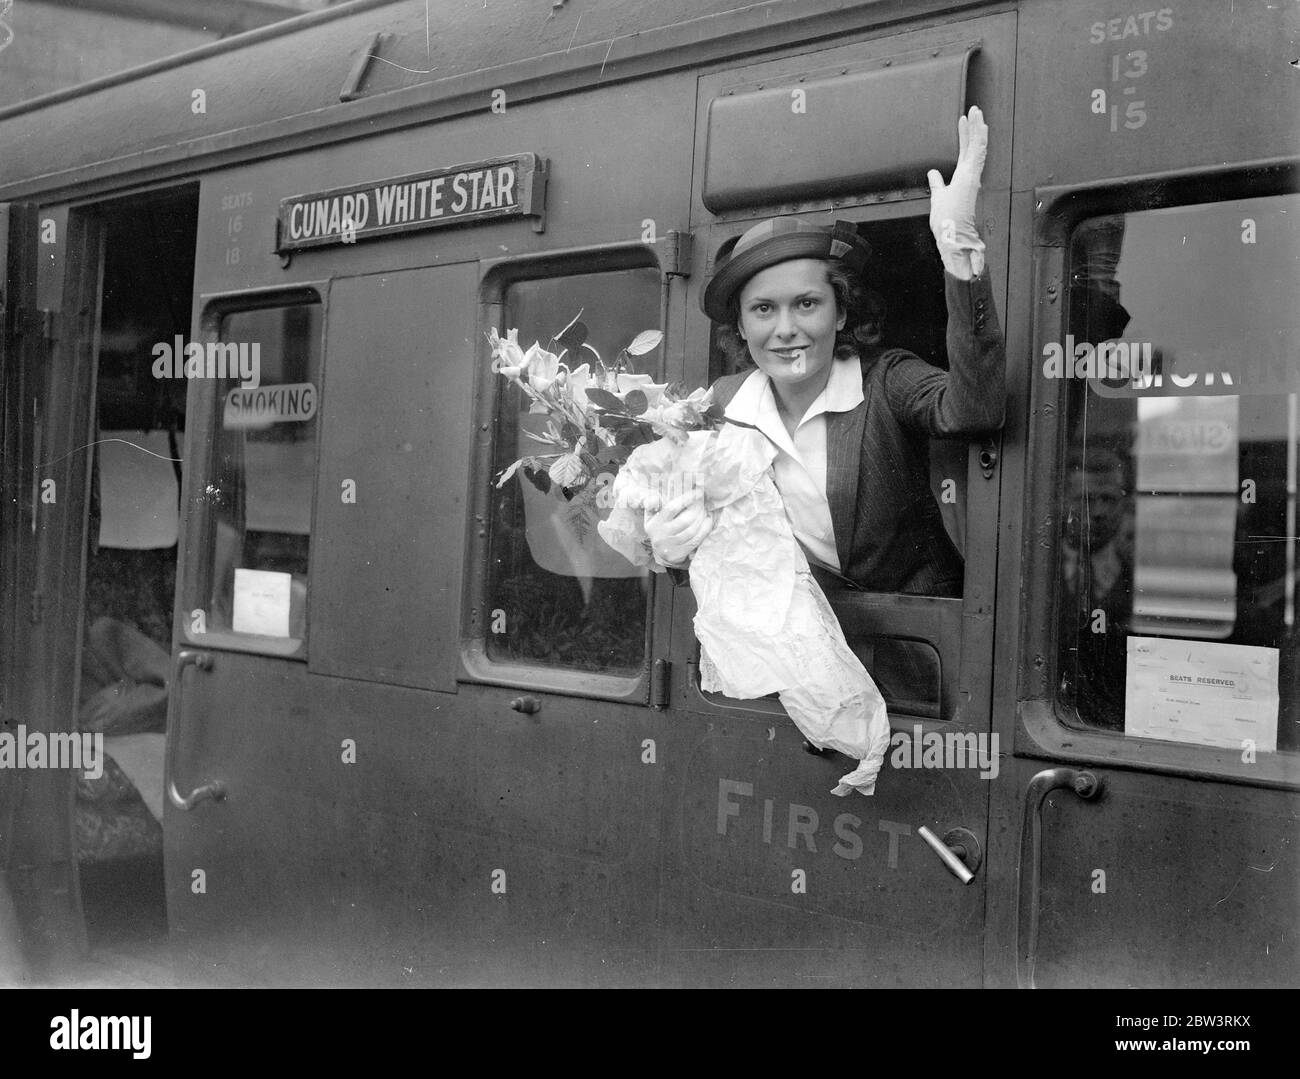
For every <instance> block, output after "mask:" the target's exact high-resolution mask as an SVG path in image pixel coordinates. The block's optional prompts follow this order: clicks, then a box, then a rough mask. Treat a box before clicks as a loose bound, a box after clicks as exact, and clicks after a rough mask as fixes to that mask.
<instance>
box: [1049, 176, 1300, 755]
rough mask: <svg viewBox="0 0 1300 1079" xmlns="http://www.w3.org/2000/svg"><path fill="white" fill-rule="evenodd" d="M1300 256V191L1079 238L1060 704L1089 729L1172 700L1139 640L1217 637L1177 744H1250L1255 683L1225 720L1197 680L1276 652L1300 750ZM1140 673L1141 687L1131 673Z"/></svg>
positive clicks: (1080, 233)
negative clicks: (1207, 704)
mask: <svg viewBox="0 0 1300 1079" xmlns="http://www.w3.org/2000/svg"><path fill="white" fill-rule="evenodd" d="M1298 253H1300V197H1297V196H1294V195H1286V196H1274V197H1267V198H1253V199H1240V200H1235V201H1231V202H1221V203H1215V204H1211V205H1200V206H1186V207H1177V208H1174V209H1168V210H1148V211H1143V212H1139V213H1131V214H1116V215H1111V216H1107V217H1101V218H1094V219H1092V220H1089V221H1085V222H1083V223H1082V224H1081V225H1080V226H1079V227H1078V228H1077V229H1076V230H1075V233H1074V236H1073V238H1072V244H1071V252H1070V265H1071V279H1070V281H1071V283H1070V294H1069V320H1068V332H1069V335H1070V336H1069V337H1068V338H1067V339H1066V342H1065V347H1064V349H1063V354H1064V357H1065V362H1066V364H1067V367H1066V369H1065V374H1066V377H1070V379H1071V381H1070V385H1069V387H1068V390H1069V393H1068V398H1067V400H1068V434H1067V437H1068V442H1067V449H1066V459H1065V465H1066V467H1065V474H1064V477H1063V487H1062V497H1063V499H1064V507H1063V509H1064V512H1063V514H1062V520H1063V522H1064V534H1063V536H1062V543H1061V559H1060V588H1061V592H1060V599H1059V611H1060V634H1059V648H1060V652H1059V671H1060V676H1061V681H1060V690H1061V695H1062V700H1063V701H1064V702H1065V703H1066V704H1067V705H1068V706H1070V707H1071V708H1073V709H1074V710H1075V711H1076V712H1077V714H1078V716H1079V718H1080V720H1082V721H1083V722H1084V723H1086V724H1089V725H1092V726H1098V727H1106V728H1111V729H1114V730H1129V731H1130V732H1137V731H1140V730H1141V729H1142V727H1143V725H1144V724H1145V723H1146V722H1147V720H1145V719H1143V717H1142V715H1141V714H1139V713H1143V712H1145V713H1147V714H1158V715H1160V716H1163V715H1165V714H1166V712H1169V711H1170V710H1171V706H1170V705H1169V704H1168V703H1167V702H1168V701H1172V700H1173V698H1172V697H1166V698H1161V699H1160V700H1157V698H1156V696H1151V695H1149V694H1148V693H1147V690H1146V689H1145V687H1146V686H1147V684H1148V683H1146V682H1142V683H1139V682H1137V681H1130V679H1131V678H1133V677H1134V675H1135V671H1134V670H1131V669H1130V641H1129V638H1130V637H1138V638H1157V639H1165V640H1166V641H1179V640H1181V641H1188V642H1191V641H1199V642H1206V645H1211V644H1212V645H1214V646H1215V647H1213V648H1209V647H1201V646H1188V647H1187V648H1185V649H1184V650H1183V653H1180V654H1185V655H1186V656H1187V657H1195V658H1194V659H1191V658H1189V660H1188V662H1189V664H1190V673H1189V674H1187V675H1176V674H1175V673H1174V672H1172V670H1171V671H1169V672H1167V673H1168V677H1169V678H1170V679H1171V680H1172V679H1174V678H1176V677H1187V678H1189V679H1190V680H1191V682H1192V686H1193V688H1189V689H1188V690H1187V691H1186V701H1185V702H1182V703H1186V704H1187V705H1188V708H1187V710H1186V715H1185V717H1184V719H1181V720H1175V721H1174V722H1173V723H1172V724H1171V725H1170V729H1169V730H1168V731H1167V732H1166V733H1164V734H1161V735H1160V737H1169V738H1172V739H1173V740H1179V741H1188V742H1200V743H1202V744H1220V745H1237V744H1239V743H1238V741H1237V740H1236V739H1234V737H1233V728H1232V724H1233V723H1234V722H1242V721H1241V720H1240V718H1238V719H1235V720H1234V718H1233V714H1232V713H1233V712H1234V709H1238V710H1240V711H1241V712H1242V714H1245V712H1247V711H1249V710H1250V709H1251V708H1252V707H1254V706H1253V704H1251V703H1250V701H1251V700H1253V699H1254V698H1256V697H1257V696H1258V691H1257V689H1255V690H1249V691H1245V690H1242V689H1241V688H1240V686H1241V684H1242V683H1238V688H1237V689H1234V690H1232V694H1234V695H1235V697H1236V699H1237V700H1239V701H1246V702H1247V703H1246V704H1242V705H1240V706H1239V705H1236V704H1231V703H1229V699H1228V698H1227V697H1225V700H1224V703H1223V705H1222V706H1221V707H1219V708H1218V709H1217V713H1216V709H1215V708H1208V709H1204V708H1202V707H1201V703H1203V702H1204V701H1205V700H1207V699H1208V698H1207V697H1205V694H1206V693H1208V692H1211V690H1208V689H1205V688H1203V686H1198V684H1197V680H1198V679H1201V678H1205V679H1207V680H1208V679H1211V678H1215V677H1219V676H1220V675H1221V674H1222V673H1223V672H1222V670H1221V669H1220V668H1224V669H1229V668H1231V669H1235V668H1237V667H1242V666H1243V665H1244V664H1246V663H1247V661H1248V660H1250V657H1252V656H1256V657H1257V656H1259V655H1261V654H1260V653H1254V652H1250V651H1248V649H1250V648H1266V649H1276V650H1277V654H1276V662H1277V672H1278V673H1277V676H1276V680H1277V685H1276V686H1270V687H1269V691H1270V692H1272V691H1273V690H1276V692H1277V694H1278V697H1279V698H1280V705H1279V711H1278V718H1277V723H1278V725H1277V731H1276V736H1277V746H1278V748H1279V749H1287V748H1290V749H1294V748H1295V747H1296V746H1297V744H1300V737H1298V736H1297V734H1298V731H1300V700H1298V698H1300V692H1297V690H1298V689H1300V686H1297V627H1296V531H1297V529H1296V480H1297V448H1298V445H1300V442H1298V438H1300V430H1298V426H1297V393H1298V392H1300V363H1297V361H1296V351H1297V345H1300V321H1298V320H1297V315H1296V306H1295V296H1296V293H1297V289H1298V286H1300V264H1298V261H1297V260H1298V259H1300V254H1298ZM1100 346H1104V347H1100ZM1071 360H1073V364H1074V366H1073V367H1070V366H1068V365H1069V364H1070V362H1071ZM1088 365H1091V368H1090V369H1089V366H1088ZM1158 648H1159V650H1160V651H1159V654H1162V655H1164V654H1167V655H1171V656H1172V655H1174V652H1173V651H1171V650H1169V649H1167V648H1166V647H1165V646H1164V645H1160V646H1158ZM1143 677H1146V676H1145V675H1144V676H1143ZM1269 678H1270V681H1271V678H1272V676H1271V675H1270V676H1269ZM1227 680H1228V681H1229V682H1230V681H1231V677H1229V678H1228V679H1227ZM1139 684H1141V685H1142V686H1143V687H1144V688H1143V689H1142V690H1140V691H1134V699H1132V700H1130V699H1128V696H1127V695H1126V685H1139ZM1157 696H1158V695H1157ZM1178 703H1179V702H1178V701H1174V704H1178ZM1173 710H1174V711H1177V709H1173ZM1266 711H1267V709H1266ZM1198 712H1205V713H1207V714H1209V713H1216V714H1217V717H1218V718H1214V716H1213V715H1211V717H1210V718H1209V719H1208V720H1205V721H1201V720H1195V719H1194V718H1193V717H1194V714H1195V713H1198ZM1160 722H1161V723H1164V722H1165V720H1163V719H1161V720H1160ZM1179 722H1185V723H1187V724H1189V725H1191V726H1198V730H1199V733H1196V732H1194V731H1193V730H1191V726H1189V727H1187V728H1185V729H1183V730H1180V729H1179V728H1178V723H1179ZM1204 723H1208V725H1209V728H1210V731H1209V734H1208V735H1206V733H1205V730H1204V729H1201V728H1202V727H1203V725H1204ZM1245 729H1246V728H1244V727H1243V728H1239V730H1245ZM1216 738H1217V739H1218V741H1217V742H1216V741H1215V739H1216Z"/></svg>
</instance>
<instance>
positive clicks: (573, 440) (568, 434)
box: [560, 420, 582, 446]
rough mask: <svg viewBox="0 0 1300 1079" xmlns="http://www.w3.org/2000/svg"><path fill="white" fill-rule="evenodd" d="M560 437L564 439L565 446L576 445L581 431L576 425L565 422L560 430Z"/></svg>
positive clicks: (580, 436)
mask: <svg viewBox="0 0 1300 1079" xmlns="http://www.w3.org/2000/svg"><path fill="white" fill-rule="evenodd" d="M560 437H561V438H562V439H564V442H565V445H568V446H573V445H576V444H577V442H578V440H579V439H580V438H582V429H581V428H580V427H578V425H577V424H576V423H572V422H570V421H569V420H565V421H564V425H563V426H562V427H561V428H560Z"/></svg>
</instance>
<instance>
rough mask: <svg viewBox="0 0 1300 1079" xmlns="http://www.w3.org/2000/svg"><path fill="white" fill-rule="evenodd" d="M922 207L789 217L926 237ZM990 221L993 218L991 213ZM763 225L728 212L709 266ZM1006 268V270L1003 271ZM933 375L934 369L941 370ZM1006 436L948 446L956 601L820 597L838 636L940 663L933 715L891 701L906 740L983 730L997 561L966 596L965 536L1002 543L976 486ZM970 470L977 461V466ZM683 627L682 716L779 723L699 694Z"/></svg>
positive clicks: (995, 501) (714, 236)
mask: <svg viewBox="0 0 1300 1079" xmlns="http://www.w3.org/2000/svg"><path fill="white" fill-rule="evenodd" d="M997 196H998V193H996V192H995V193H994V195H993V196H990V197H995V198H996V197H997ZM929 206H930V200H929V196H928V194H927V195H925V196H923V197H922V196H913V195H909V196H907V197H902V198H898V197H894V198H888V199H876V200H872V201H869V202H865V203H862V204H859V205H841V206H835V207H834V208H833V209H832V210H831V211H830V212H829V213H828V210H827V208H826V207H824V206H814V207H812V208H809V209H806V210H805V209H803V208H799V209H798V211H797V212H794V213H791V214H790V216H797V217H800V218H804V219H807V220H811V221H816V222H819V223H824V222H825V220H826V219H827V217H828V216H831V217H834V219H836V220H842V221H846V222H850V223H851V224H853V225H854V226H855V227H857V228H859V229H861V228H862V227H863V226H866V227H867V228H868V229H870V228H871V227H872V226H873V225H880V224H896V223H898V222H913V223H915V224H920V225H922V226H923V227H925V229H926V231H927V232H928V214H929ZM757 209H762V208H757ZM781 209H788V210H791V211H794V210H795V207H793V206H792V207H788V208H785V207H773V208H772V210H773V211H776V210H781ZM752 212H753V210H750V211H746V213H747V214H748V213H752ZM991 216H994V217H995V218H996V211H995V212H994V214H992V215H991ZM763 219H764V218H763V216H758V217H754V216H744V215H741V214H738V213H733V214H730V215H726V216H725V217H720V218H719V219H718V221H717V222H715V223H714V224H713V225H712V226H711V227H709V228H707V229H702V230H700V231H701V235H700V239H699V242H701V243H704V244H706V245H707V249H706V254H707V257H708V259H709V264H710V266H711V265H712V264H713V263H714V262H715V261H716V260H717V259H718V257H719V256H720V254H721V252H722V251H723V250H724V249H729V246H730V244H732V243H734V242H735V240H737V239H739V238H740V236H742V235H743V234H744V233H745V231H746V230H747V229H749V228H751V227H752V226H753V225H755V224H756V223H758V222H759V221H761V220H763ZM990 250H991V253H992V255H993V259H994V262H995V269H994V271H993V277H992V284H993V290H994V295H995V297H998V301H997V302H998V311H999V320H1000V322H1001V324H1002V327H1003V331H1004V334H1005V330H1006V316H1005V313H1004V311H1003V307H1004V305H1003V304H1002V302H1001V296H1002V295H1003V294H1002V292H1001V290H1002V288H1003V284H1004V283H1005V282H1006V281H1008V279H1009V277H1008V275H1007V274H1004V269H1003V267H1004V262H1005V260H1004V259H1003V257H1002V256H1003V249H1002V248H1001V247H999V246H998V245H991V246H990ZM935 262H936V264H938V266H939V273H940V277H941V278H942V265H941V263H939V260H938V256H937V255H936V256H935ZM1007 269H1008V270H1009V267H1008V268H1007ZM694 326H695V333H694V336H693V338H692V340H691V342H690V343H689V345H688V350H689V349H691V348H693V349H694V350H696V351H697V352H698V353H699V354H701V355H704V356H706V357H710V362H711V349H712V343H713V338H712V323H711V322H710V321H709V320H708V319H707V318H704V319H702V320H700V321H697V322H696V323H694ZM886 326H888V316H886ZM923 358H924V357H923ZM927 362H928V360H927ZM936 369H937V370H942V368H936ZM1007 376H1008V388H1009V387H1010V384H1011V383H1010V376H1011V368H1010V364H1009V363H1008V370H1007ZM1004 432H1005V428H1004V429H1003V430H1002V431H999V432H997V433H996V434H994V435H992V436H984V437H977V438H969V439H967V438H959V439H954V440H952V441H953V442H954V443H957V444H960V445H961V446H963V447H965V449H964V455H965V460H964V462H963V465H962V467H963V468H964V469H965V477H966V488H965V493H966V497H965V499H964V503H965V504H964V505H963V506H962V510H961V513H962V529H963V532H964V534H965V536H966V542H965V545H964V546H965V548H966V549H965V550H964V551H961V552H960V553H962V560H963V564H964V577H963V584H962V594H961V595H960V596H929V595H919V594H915V595H914V594H909V593H902V592H867V591H861V590H857V589H853V588H849V587H843V588H834V589H832V588H823V591H824V592H825V594H826V598H827V600H828V601H829V602H830V604H831V607H832V608H833V609H834V611H835V615H836V618H837V619H838V621H839V623H840V627H841V629H842V630H843V631H844V632H845V634H846V635H849V634H853V635H855V636H870V637H877V638H880V639H883V640H895V641H905V642H916V643H919V644H924V645H927V646H929V647H930V648H932V649H934V651H935V653H936V654H937V657H938V660H939V664H940V678H939V685H938V691H939V699H938V701H937V702H935V705H934V709H932V708H931V707H930V702H928V701H922V702H912V701H903V700H898V701H894V702H891V703H890V712H889V718H890V722H891V724H893V729H895V730H909V731H910V730H912V729H913V728H914V727H915V726H917V725H920V727H921V728H922V730H924V731H927V732H928V731H930V730H935V731H939V732H946V731H963V730H972V731H983V730H987V729H989V728H988V718H987V716H986V715H985V713H984V707H985V705H984V703H983V702H987V701H988V700H989V699H990V696H991V691H992V684H993V674H992V670H991V665H992V660H993V649H992V641H993V625H992V610H991V607H992V604H991V598H992V594H993V592H994V588H993V585H992V582H991V579H992V578H993V576H994V573H995V568H996V559H995V556H990V557H989V563H988V566H987V576H988V578H989V579H990V583H989V585H988V586H987V587H985V588H980V587H978V586H975V587H972V581H977V580H978V578H979V573H978V570H977V572H976V573H975V574H972V573H971V570H970V566H971V559H972V550H971V537H977V536H979V535H981V534H982V530H981V528H980V523H981V520H982V518H981V516H980V515H981V514H985V515H987V516H985V517H984V518H983V520H984V521H986V522H987V525H988V533H989V534H990V535H997V534H1000V528H1001V526H1000V525H999V522H998V518H999V512H1000V496H999V494H998V492H997V490H995V489H988V488H985V487H983V486H981V485H979V483H977V481H976V478H975V477H976V476H977V475H978V476H980V477H981V479H982V481H986V482H987V481H991V482H992V483H995V484H998V485H1000V483H1001V480H1000V475H999V472H998V466H997V461H998V458H999V456H1000V453H1001V446H1002V439H1003V438H1004V437H1005V435H1004ZM936 441H938V440H936V439H931V441H930V445H931V449H932V450H933V448H934V444H935V442H936ZM932 462H933V458H932ZM976 462H978V465H977V464H976ZM978 492H983V493H978ZM946 527H947V524H946V522H945V528H946ZM955 542H956V541H954V543H955ZM959 551H960V548H959ZM981 618H987V620H988V637H987V640H988V642H989V648H988V662H987V663H984V662H983V661H982V660H979V661H977V660H976V659H974V658H972V656H971V649H970V648H969V647H967V646H966V642H967V640H968V637H969V636H970V635H972V634H973V633H975V632H976V631H974V630H972V629H971V626H972V624H973V623H974V622H975V621H976V620H977V619H981ZM689 625H690V623H689V620H684V622H683V628H682V630H681V632H682V634H683V635H684V636H685V635H687V634H689V639H690V642H691V649H692V653H691V658H690V659H689V660H688V661H687V662H688V666H689V667H690V672H691V674H690V679H689V689H688V693H689V697H688V707H689V708H690V709H691V710H692V711H695V712H700V713H704V714H713V713H716V714H719V715H726V714H730V713H749V714H763V715H784V714H785V710H784V708H783V707H782V706H781V705H780V704H779V703H778V702H777V701H776V700H775V699H767V698H760V699H758V700H748V701H737V700H734V699H732V698H728V697H723V696H722V695H721V694H718V693H706V692H704V690H703V689H701V687H700V674H699V642H698V641H697V640H695V637H694V633H693V631H691V630H690V629H688V628H687V627H689ZM970 700H978V701H980V702H981V704H980V705H979V706H978V707H979V709H980V711H979V715H980V716H981V717H983V718H981V719H979V720H976V721H972V720H970V719H968V718H967V717H966V714H965V713H966V712H967V711H968V709H969V706H968V705H967V703H966V702H968V701H970ZM912 703H921V704H922V705H923V707H922V708H917V709H907V708H906V707H905V706H906V705H908V704H912ZM936 709H937V712H938V714H937V715H935V714H933V710H936Z"/></svg>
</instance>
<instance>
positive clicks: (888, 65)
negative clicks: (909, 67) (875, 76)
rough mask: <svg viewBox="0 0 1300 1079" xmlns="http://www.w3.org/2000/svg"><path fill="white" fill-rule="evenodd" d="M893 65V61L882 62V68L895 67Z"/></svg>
mask: <svg viewBox="0 0 1300 1079" xmlns="http://www.w3.org/2000/svg"><path fill="white" fill-rule="evenodd" d="M893 63H894V61H893V60H882V61H881V66H882V67H890V66H892V65H893Z"/></svg>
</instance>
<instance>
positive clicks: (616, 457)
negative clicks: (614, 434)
mask: <svg viewBox="0 0 1300 1079" xmlns="http://www.w3.org/2000/svg"><path fill="white" fill-rule="evenodd" d="M631 456H632V448H631V447H630V446H606V447H605V448H604V449H603V450H601V451H600V453H599V454H598V455H597V457H596V460H598V461H600V462H601V463H602V464H610V465H621V464H622V463H623V462H624V461H626V460H627V459H628V458H629V457H631Z"/></svg>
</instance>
